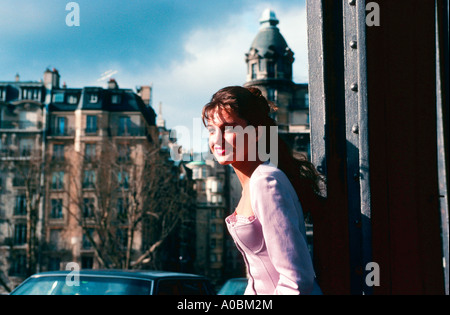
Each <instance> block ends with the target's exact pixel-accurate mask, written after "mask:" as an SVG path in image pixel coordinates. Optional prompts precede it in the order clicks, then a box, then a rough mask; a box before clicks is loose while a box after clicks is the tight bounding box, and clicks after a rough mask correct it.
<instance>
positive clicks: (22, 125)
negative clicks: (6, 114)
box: [0, 121, 42, 130]
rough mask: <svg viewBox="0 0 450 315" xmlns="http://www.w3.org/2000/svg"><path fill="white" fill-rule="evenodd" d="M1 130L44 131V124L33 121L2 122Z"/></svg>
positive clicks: (0, 124) (0, 122)
mask: <svg viewBox="0 0 450 315" xmlns="http://www.w3.org/2000/svg"><path fill="white" fill-rule="evenodd" d="M0 129H14V130H17V129H18V130H28V129H42V123H41V122H31V121H0Z"/></svg>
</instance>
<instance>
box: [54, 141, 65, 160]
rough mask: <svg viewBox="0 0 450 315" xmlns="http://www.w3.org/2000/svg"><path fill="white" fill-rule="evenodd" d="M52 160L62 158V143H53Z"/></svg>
mask: <svg viewBox="0 0 450 315" xmlns="http://www.w3.org/2000/svg"><path fill="white" fill-rule="evenodd" d="M52 158H53V160H54V161H63V160H64V144H54V145H53V156H52Z"/></svg>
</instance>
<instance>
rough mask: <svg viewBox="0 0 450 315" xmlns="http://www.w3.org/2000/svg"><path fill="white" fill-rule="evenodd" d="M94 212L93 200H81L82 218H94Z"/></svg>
mask: <svg viewBox="0 0 450 315" xmlns="http://www.w3.org/2000/svg"><path fill="white" fill-rule="evenodd" d="M94 210H95V199H94V198H84V199H83V218H92V217H94Z"/></svg>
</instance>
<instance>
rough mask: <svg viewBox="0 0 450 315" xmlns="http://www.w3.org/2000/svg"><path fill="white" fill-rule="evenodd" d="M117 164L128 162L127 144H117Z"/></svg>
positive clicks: (128, 147)
mask: <svg viewBox="0 0 450 315" xmlns="http://www.w3.org/2000/svg"><path fill="white" fill-rule="evenodd" d="M117 151H118V152H117V154H118V162H128V161H130V159H131V149H130V146H129V145H128V144H127V143H118V144H117Z"/></svg>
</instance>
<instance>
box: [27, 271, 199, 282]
mask: <svg viewBox="0 0 450 315" xmlns="http://www.w3.org/2000/svg"><path fill="white" fill-rule="evenodd" d="M74 272H75V271H70V270H68V271H46V272H40V273H37V274H34V275H33V276H31V277H32V278H40V277H50V276H67V275H69V274H73V273H74ZM77 272H78V271H77ZM79 275H80V276H90V277H92V276H99V277H117V278H133V279H142V280H159V279H163V278H164V279H167V278H177V279H178V278H184V279H186V278H192V279H206V278H205V277H203V276H200V275H194V274H189V273H180V272H171V271H157V270H115V269H108V270H98V269H81V270H79Z"/></svg>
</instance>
